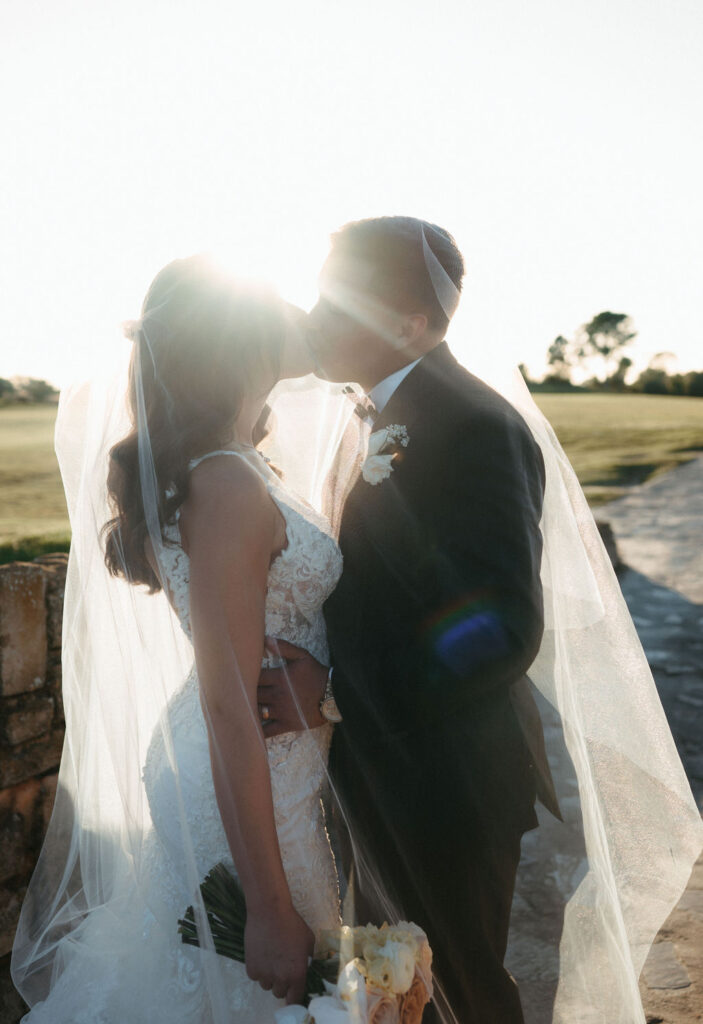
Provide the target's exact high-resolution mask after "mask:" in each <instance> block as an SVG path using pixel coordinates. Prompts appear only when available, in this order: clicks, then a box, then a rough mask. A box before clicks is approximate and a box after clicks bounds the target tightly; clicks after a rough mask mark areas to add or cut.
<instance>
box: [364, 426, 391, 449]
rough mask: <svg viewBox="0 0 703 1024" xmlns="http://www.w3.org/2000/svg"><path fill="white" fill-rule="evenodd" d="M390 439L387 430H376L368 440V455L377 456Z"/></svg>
mask: <svg viewBox="0 0 703 1024" xmlns="http://www.w3.org/2000/svg"><path fill="white" fill-rule="evenodd" d="M390 439H391V435H390V431H389V430H388V429H387V428H384V429H383V430H377V431H376V432H375V433H373V434H372V435H371V437H370V438H369V449H368V454H369V455H378V454H379V452H382V451H383V449H384V448H385V446H386V445H387V444H388V442H389V440H390Z"/></svg>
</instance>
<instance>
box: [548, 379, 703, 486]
mask: <svg viewBox="0 0 703 1024" xmlns="http://www.w3.org/2000/svg"><path fill="white" fill-rule="evenodd" d="M534 397H535V399H536V401H537V404H538V405H539V407H540V409H541V410H542V412H543V413H544V415H545V416H546V417H547V419H548V420H549V422H550V423H551V424H552V426H553V427H554V430H555V432H556V435H557V437H558V438H559V440H560V441H561V443H562V445H563V447H564V450H565V451H566V454H567V455H568V456H569V459H570V460H571V463H572V465H573V467H574V469H575V470H576V474H577V476H578V478H579V480H580V482H581V486H582V487H583V489H584V491H585V492H586V495H587V497H588V500H589V502H590V503H591V505H593V506H595V505H599V504H602V502H604V501H608V500H610V499H612V498H616V497H618V496H619V495H621V494H622V493H623V489H624V488H626V487H628V486H631V485H632V484H637V483H642V481H644V480H647V479H648V478H649V477H651V476H653V475H654V474H655V473H661V472H664V471H665V470H667V469H671V468H672V467H673V466H677V465H679V464H680V463H681V462H686V461H687V460H689V459H690V458H691V457H692V454H693V453H695V452H696V451H703V398H676V397H674V398H672V397H670V396H669V395H597V394H575V395H549V394H537V395H535V396H534Z"/></svg>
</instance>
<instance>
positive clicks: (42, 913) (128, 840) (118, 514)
mask: <svg viewBox="0 0 703 1024" xmlns="http://www.w3.org/2000/svg"><path fill="white" fill-rule="evenodd" d="M303 316H304V315H303V314H302V313H300V312H299V311H297V310H295V309H294V308H293V307H288V306H286V305H285V304H284V303H283V302H281V301H280V300H278V299H277V298H276V297H274V296H272V295H268V294H263V293H260V292H259V293H257V292H252V291H251V290H247V289H245V288H242V287H241V286H238V285H237V284H236V283H234V282H232V281H231V280H229V279H227V278H226V277H224V276H222V275H220V274H218V273H216V272H215V271H214V270H213V269H212V267H211V266H210V265H209V264H208V262H207V261H206V260H204V259H203V258H201V257H193V258H190V259H184V260H176V261H174V262H173V263H171V264H169V265H168V266H167V267H165V268H164V269H163V270H162V271H161V272H160V273H159V274H158V275H157V277H156V279H155V280H154V282H153V283H152V285H151V287H150V289H149V291H148V293H147V296H146V298H145V301H144V305H143V309H142V317H141V319H140V320H139V321H136V322H134V323H131V324H130V325H128V327H127V333H128V335H129V337H130V339H131V340H132V342H133V352H132V358H131V362H130V368H129V378H128V402H129V408H130V410H131V422H130V424H129V426H128V430H127V432H126V435H125V436H123V437H122V438H121V439H120V440H118V441H117V443H115V444H113V445H112V447H111V450H110V458H109V475H108V480H107V494H106V495H99V497H100V498H101V500H99V501H97V502H96V511H95V512H94V516H95V522H94V523H90V524H89V523H86V522H85V521H84V520H82V519H81V516H82V515H84V513H85V508H86V505H87V502H86V501H84V500H83V501H78V500H76V502H75V503H74V505H73V507H72V512H73V513H74V515H73V516H72V526H73V529H74V557H73V559H72V563H73V568H74V570H75V571H77V573H78V576H79V577H81V578H80V579H79V578H76V577H75V574H74V578H73V580H69V584H68V590H67V598H66V600H67V608H68V607H70V606H71V600H72V595H75V593H76V591H82V594H81V596H80V597H79V598H78V602H77V603H78V606H79V607H78V609H77V613H76V612H74V618H73V621H72V622H69V623H68V632H67V634H66V637H67V638H68V642H67V643H66V650H65V655H66V654H67V653H68V652H69V651H70V650H73V651H74V652H75V654H76V662H78V661H82V662H83V664H82V665H81V666H78V665H77V664H76V663H74V664H73V665H71V664H68V665H67V666H66V668H67V673H68V676H67V679H66V687H67V705H66V718H67V727H68V741H67V749H66V753H65V754H64V763H63V764H62V775H61V790H60V793H59V797H58V798H57V805H56V810H55V813H54V818H53V821H52V832H51V833H50V838H51V839H55V838H56V833H57V832H63V833H64V840H65V847H66V863H65V864H57V863H56V854H55V850H56V843H53V844H50V843H49V842H47V846H46V847H45V851H44V854H43V855H42V860H41V861H40V864H39V866H38V868H37V872H36V874H35V878H34V880H33V883H32V887H31V890H30V894H29V897H28V900H27V902H26V904H25V908H24V911H23V918H22V922H21V925H20V931H19V934H18V940H17V944H16V949H15V957H14V964H13V967H14V971H15V977H16V980H17V979H19V980H20V981H21V985H20V988H21V991H22V992H23V994H24V995H25V997H26V998H28V999H29V1001H30V1005H33V1009H32V1010H31V1012H30V1013H29V1014H28V1015H27V1016H26V1017H25V1018H24V1020H25V1021H27V1022H30V1024H40V1022H45V1021H46V1022H47V1024H48V1022H51V1024H62V1022H66V1024H67V1022H69V1021H70V1022H73V1024H75V1022H79V1021H85V1022H88V1021H90V1022H91V1024H97V1022H100V1024H113V1022H114V1024H118V1022H120V1024H122V1022H123V1021H127V1020H129V1021H132V1022H135V1021H145V1022H146V1021H155V1020H159V1021H161V1020H163V1021H169V1024H170V1022H175V1021H183V1022H186V1021H188V1022H192V1021H199V1022H205V1021H208V1022H209V1021H213V1022H215V1021H221V1020H222V1021H224V1020H228V1021H231V1020H233V1019H236V1020H237V1021H241V1022H243V1024H245V1022H251V1024H254V1022H263V1021H266V1020H271V1021H272V1020H273V1017H274V1011H275V1010H276V1009H277V1008H278V1007H281V1006H282V1005H283V1001H285V1002H287V1003H300V1002H301V999H302V996H303V991H304V982H305V975H306V971H307V965H308V958H309V957H310V956H311V955H312V952H313V947H314V932H316V931H319V930H320V929H322V928H333V927H335V926H336V925H338V924H339V921H340V916H339V894H338V884H337V876H336V872H335V866H334V860H333V856H332V852H331V849H330V844H329V840H328V836H327V832H326V829H325V823H324V815H323V812H322V806H321V802H320V795H321V789H322V784H323V781H324V778H325V769H326V761H327V754H328V750H329V745H330V740H331V731H332V726H331V725H330V724H329V723H327V724H325V725H322V726H319V727H316V728H312V729H306V728H305V726H304V723H303V722H301V729H300V731H299V732H293V733H291V732H288V733H284V734H282V735H279V736H276V737H275V738H267V739H266V740H265V739H264V735H263V731H262V722H261V720H260V716H259V709H258V707H257V702H256V687H257V683H258V679H259V673H260V671H261V667H262V664H263V665H264V666H266V665H269V664H274V662H273V661H272V660H271V657H270V654H271V652H270V651H267V650H265V643H266V640H265V638H266V637H276V638H279V639H282V640H285V641H287V642H288V643H290V644H294V645H296V646H298V647H300V648H303V649H304V650H305V651H306V652H309V654H310V655H312V656H313V658H315V659H316V660H317V661H318V662H320V663H322V664H327V663H328V658H329V656H328V650H327V643H326V636H325V627H324V620H323V617H322V605H323V603H324V601H325V599H326V598H327V597H328V596H329V594H330V593H331V592H332V590H333V589H334V587H335V584H336V583H337V580H338V579H339V576H340V574H341V570H342V559H341V554H340V551H339V548H338V546H337V544H336V542H335V540H334V539H333V537H332V535H331V532H330V527H329V525H328V523H327V522H326V520H324V519H323V518H322V517H321V516H320V515H318V514H317V513H315V512H314V511H313V509H312V508H311V507H310V506H309V505H308V504H307V503H305V502H304V501H303V500H301V499H300V498H297V497H296V496H295V495H294V494H293V493H291V491H290V490H289V489H287V487H286V484H285V481H283V480H281V479H280V478H279V476H278V475H277V474H276V473H275V472H274V471H273V470H272V469H271V467H270V466H269V465H268V464H267V461H266V460H265V459H264V458H263V457H262V456H261V455H260V454H259V452H258V450H257V449H256V448H255V447H254V437H255V429H256V425H257V421H258V420H259V419H260V416H261V413H262V409H263V407H264V404H265V402H266V399H267V396H268V394H269V392H270V391H271V389H272V387H273V385H274V384H275V383H276V382H277V381H278V380H279V379H280V378H281V377H287V378H290V377H298V376H301V375H303V374H307V373H309V372H310V371H311V368H312V367H311V365H310V361H309V356H308V354H307V350H306V347H305V345H304V343H303V330H302V320H303ZM91 400H92V401H93V402H94V396H93V398H92V399H91ZM73 402H74V404H75V403H77V404H78V406H80V402H81V398H80V395H79V396H78V397H76V396H74V398H73ZM98 405H100V403H98ZM92 412H93V413H96V410H95V408H94V407H93V409H92ZM62 415H63V417H64V421H65V419H66V415H67V410H66V408H64V409H63V410H62ZM83 415H84V417H85V418H84V419H83V421H82V422H83V425H84V426H85V425H86V424H87V423H88V422H89V420H90V416H91V413H90V412H87V411H86V410H85V408H84V409H83ZM102 415H104V408H103V409H102ZM118 419H119V417H118ZM114 426H115V424H111V425H110V428H111V429H114ZM123 431H124V423H123ZM85 433H86V436H87V435H88V433H89V431H87V430H86V431H85ZM109 433H110V429H107V430H106V434H109ZM104 436H105V434H104V435H103V438H104ZM103 446H104V442H103ZM98 447H99V446H98ZM86 461H87V462H90V459H88V460H86V458H85V456H84V458H83V471H84V472H83V475H84V476H85V464H86ZM67 462H68V460H67V456H66V455H65V454H64V463H63V465H62V470H63V471H64V479H65V481H66V485H67V493H68V494H69V502H70V501H71V469H70V467H69V466H68V464H67ZM93 465H94V467H95V474H94V475H95V477H96V479H97V480H98V481H99V479H100V464H99V461H98V458H97V449H96V452H95V453H94V456H93ZM102 475H103V478H104V468H103V474H102ZM79 486H80V485H79ZM99 491H100V487H99V486H98V487H97V492H98V493H99ZM105 499H106V500H107V503H108V506H109V509H110V510H111V511H112V516H111V518H110V519H109V521H108V522H107V523H105V525H104V529H103V530H102V537H103V540H102V543H103V545H104V553H105V555H104V557H105V563H106V565H107V569H108V570H109V573H110V574H111V575H112V576H113V577H116V578H117V579H116V581H113V584H112V590H113V591H114V592H115V593H116V595H117V596H115V594H113V595H111V596H109V597H107V598H106V597H105V595H106V594H108V593H109V590H110V585H109V584H108V583H107V578H106V577H105V574H104V573H100V572H99V568H98V567H97V566H95V564H92V569H91V572H90V573H89V572H88V571H87V569H88V564H89V563H90V557H89V555H88V554H86V551H90V550H93V551H94V549H91V544H92V540H91V539H90V537H89V535H90V533H91V529H90V527H91V526H93V525H96V526H97V525H99V520H100V510H101V509H102V508H104V507H108V506H105V504H104V502H105ZM92 532H93V533H95V531H94V530H93V531H92ZM81 538H83V539H84V540H85V544H84V545H83V551H82V550H81ZM96 573H97V574H98V575H100V576H102V577H105V579H104V580H103V585H102V591H101V592H100V593H98V590H99V588H96V581H95V578H94V577H95V574H96ZM86 588H87V589H86ZM128 590H129V591H131V592H130V593H127V591H128ZM91 591H92V592H91ZM149 595H154V596H149ZM164 596H165V597H166V598H167V599H168V602H169V605H170V607H171V608H172V609H173V611H174V612H175V613H176V615H177V617H178V620H179V622H180V626H181V627H182V630H183V633H184V634H185V638H186V639H187V641H188V644H187V645H186V646H189V645H190V644H192V652H193V653H194V662H193V664H192V668H191V669H190V671H188V672H187V676H186V679H185V682H183V674H182V673H181V674H180V682H178V683H174V678H178V675H177V668H176V667H174V665H175V666H177V665H178V664H179V657H180V663H182V664H185V661H184V657H183V654H182V653H180V655H178V654H177V655H176V657H174V651H180V652H182V651H183V643H182V642H181V641H180V640H179V638H178V637H176V636H174V635H172V634H171V633H169V625H168V623H167V621H166V620H167V619H168V617H169V616H168V615H166V618H164V608H163V607H162V606H163V604H164V602H163V597H164ZM93 598H95V601H93ZM105 600H107V601H109V602H111V612H112V618H113V623H112V625H113V627H114V636H112V637H110V636H107V635H105V636H104V637H103V639H104V641H105V648H103V649H101V651H100V652H99V653H100V667H101V671H102V673H103V677H102V678H100V679H97V680H94V682H95V685H94V686H93V688H92V689H91V690H90V692H88V691H86V692H84V694H83V697H84V701H82V702H81V700H80V694H74V699H73V700H72V699H71V696H70V694H71V682H72V679H73V677H74V674H75V679H76V680H78V678H79V675H80V677H81V678H84V677H85V676H86V675H89V674H90V671H88V673H86V672H85V669H86V662H87V663H88V666H93V667H97V665H98V657H97V654H98V652H96V651H95V649H94V647H93V643H94V642H95V640H96V637H95V636H94V634H92V632H91V619H95V616H96V615H97V614H98V609H97V608H96V606H95V605H96V604H99V602H100V601H105ZM147 601H151V602H156V603H157V605H158V604H160V605H161V607H157V608H156V609H152V608H148V607H147V605H146V603H145V602H147ZM104 610H105V609H103V611H104ZM130 614H131V615H132V619H131V620H130V619H129V615H130ZM171 620H172V617H171ZM102 621H103V625H104V623H105V621H106V619H105V618H103V620H102ZM130 621H131V623H132V625H133V626H134V627H135V631H137V632H138V631H140V630H141V631H142V633H141V636H140V637H139V636H137V635H133V636H130V635H128V634H127V633H125V632H124V629H123V628H122V627H123V626H124V628H126V627H127V624H128V623H129V622H130ZM99 642H100V641H99V638H98V643H99ZM111 653H112V654H113V655H114V656H115V657H114V660H113V665H114V664H116V665H117V671H116V672H113V673H110V671H109V668H108V671H107V678H106V677H105V670H106V663H108V662H110V660H111V657H110V655H111ZM65 660H66V658H65ZM79 669H81V671H80V672H79ZM146 671H149V672H150V675H149V676H145V675H143V674H142V673H144V672H146ZM127 673H129V681H128V680H126V678H125V676H126V674H127ZM116 675H121V676H122V678H121V679H119V680H117V679H115V676H116ZM140 675H141V679H138V677H139V676H140ZM135 681H136V682H135ZM112 683H115V685H116V687H117V689H115V691H114V692H112V693H111V692H110V690H111V684H112ZM78 685H80V683H79V684H78ZM140 687H141V692H139V688H140ZM147 722H149V723H150V728H149V729H148V730H147V729H146V728H145V725H146V723H147ZM91 729H93V730H94V732H93V733H92V734H91ZM147 732H148V736H147ZM140 751H142V752H143V753H142V754H141V755H140V756H139V758H138V759H135V757H134V755H135V754H136V753H139V752H140ZM135 764H141V765H142V769H143V794H144V796H145V797H146V801H143V800H142V796H141V792H142V791H141V788H140V782H141V781H142V780H140V779H138V778H137V777H136V776H135V772H134V770H133V766H134V765H135ZM111 783H112V786H111V785H110V784H111ZM115 791H116V793H115ZM117 804H120V805H121V810H122V811H123V812H124V813H122V814H121V813H119V812H120V808H119V807H118V806H117ZM110 811H112V812H113V813H112V814H111V813H110ZM69 814H70V815H71V817H70V819H69ZM67 832H68V833H69V835H68V837H66V833H67ZM47 849H52V850H53V851H54V852H53V853H52V855H51V856H52V862H51V863H47V856H48V855H47V852H46V851H47ZM221 861H224V862H225V863H227V864H228V866H229V867H230V869H231V870H232V871H233V872H234V871H235V868H234V865H235V864H236V874H237V875H238V877H239V880H240V883H241V885H242V888H243V890H244V893H245V897H246V903H247V910H248V916H247V925H246V934H245V943H246V966H243V965H240V964H237V963H234V962H232V961H229V960H226V959H225V958H223V957H220V956H217V955H216V954H214V952H213V951H212V949H209V950H208V949H207V948H205V949H203V950H201V949H195V948H192V947H187V946H183V945H182V944H181V941H180V936H179V935H178V919H179V917H182V916H183V914H184V911H185V909H186V907H187V906H188V905H189V904H193V903H194V901H195V902H196V914H197V913H198V909H199V908H198V904H197V898H198V883H199V882H200V881H202V879H203V877H204V876H205V874H207V872H208V871H209V870H210V868H211V867H212V866H213V865H215V864H216V863H218V862H221ZM57 872H58V875H59V882H58V886H57V887H56V888H57V890H58V894H57V895H55V896H53V899H52V900H51V903H50V905H47V904H46V899H47V896H48V894H49V888H48V884H49V882H50V880H51V879H52V878H53V879H54V882H56V875H57ZM200 909H201V908H200ZM205 941H206V940H205V939H204V942H205Z"/></svg>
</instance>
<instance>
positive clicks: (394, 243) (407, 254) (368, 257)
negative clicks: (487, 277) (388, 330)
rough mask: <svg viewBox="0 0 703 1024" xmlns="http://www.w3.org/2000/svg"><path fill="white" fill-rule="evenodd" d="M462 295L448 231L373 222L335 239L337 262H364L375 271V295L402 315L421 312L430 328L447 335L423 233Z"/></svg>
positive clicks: (356, 224) (405, 220)
mask: <svg viewBox="0 0 703 1024" xmlns="http://www.w3.org/2000/svg"><path fill="white" fill-rule="evenodd" d="M423 228H424V231H425V238H426V239H427V244H428V245H429V247H430V249H431V250H432V252H433V253H434V254H435V256H436V257H437V259H438V260H439V262H440V263H441V264H442V266H443V267H444V269H445V271H446V272H447V274H448V275H449V277H450V278H451V280H452V282H453V284H454V285H455V286H456V288H457V289H458V291H461V284H462V279H463V277H464V258H463V256H462V255H461V252H460V250H459V247H458V245H457V244H456V242H455V240H454V238H453V237H452V236H451V235H450V234H449V232H448V231H446V230H445V229H444V228H441V227H439V226H438V225H437V224H430V223H429V222H428V221H422V220H419V219H418V218H417V217H369V218H367V219H366V220H356V221H351V222H350V223H349V224H345V225H344V227H342V228H340V229H339V231H336V232H335V233H334V234H333V235H332V237H331V243H332V249H331V253H330V255H331V256H333V257H337V256H339V257H342V258H344V257H345V256H346V257H349V258H351V259H353V260H355V261H360V262H364V263H366V264H368V265H369V267H370V268H371V269H372V271H373V275H372V278H371V282H372V283H371V287H372V289H373V292H374V294H375V295H376V296H377V297H378V298H380V299H381V300H383V301H384V302H387V303H388V304H389V305H390V306H391V307H392V308H394V309H397V310H398V311H399V312H402V313H411V312H417V311H418V310H421V311H422V312H423V313H425V314H426V316H427V318H428V322H429V324H430V327H432V328H434V329H436V330H446V329H447V325H448V324H449V318H448V317H447V315H446V313H445V312H444V310H443V309H442V306H441V304H440V302H439V300H438V298H437V295H436V292H435V289H434V285H433V284H432V279H431V277H430V273H429V270H428V268H427V264H426V262H425V254H424V250H423V245H422V229H423Z"/></svg>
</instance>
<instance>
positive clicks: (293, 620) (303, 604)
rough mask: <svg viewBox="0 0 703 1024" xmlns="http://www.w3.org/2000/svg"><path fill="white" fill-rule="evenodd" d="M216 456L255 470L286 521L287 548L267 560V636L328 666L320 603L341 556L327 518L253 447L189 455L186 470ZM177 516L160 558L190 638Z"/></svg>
mask: <svg viewBox="0 0 703 1024" xmlns="http://www.w3.org/2000/svg"><path fill="white" fill-rule="evenodd" d="M242 447H243V448H244V446H242ZM215 455H235V456H237V457H239V458H242V459H244V461H246V462H247V464H248V465H250V466H251V467H252V468H253V469H254V470H255V471H256V472H258V473H259V475H260V476H261V477H262V478H263V479H264V482H265V484H266V487H267V490H268V492H269V495H270V496H271V499H272V500H273V501H274V502H275V504H276V506H277V507H278V509H279V510H280V512H281V515H282V516H283V519H284V521H285V526H286V546H285V547H284V548H283V550H282V551H281V552H280V554H278V555H277V556H276V557H275V558H274V560H273V561H272V563H271V566H270V569H269V575H268V590H267V594H266V609H265V611H266V621H265V632H266V636H272V637H275V638H276V639H279V640H287V641H288V642H289V643H291V644H295V645H296V647H302V648H304V649H305V650H307V651H309V652H310V653H311V654H312V655H313V657H315V658H316V659H317V660H318V661H319V662H321V663H322V664H324V665H327V664H329V650H328V647H327V637H326V631H325V621H324V617H323V614H322V606H323V604H324V603H325V601H326V600H327V598H328V597H329V596H330V594H331V593H332V591H333V590H334V588H335V586H336V585H337V582H338V581H339V577H340V576H341V573H342V554H341V552H340V550H339V547H338V545H337V542H336V541H335V540H334V538H333V537H332V534H331V530H330V525H329V523H328V521H327V520H326V519H325V518H324V516H322V515H320V514H319V513H317V512H316V511H315V510H314V509H313V508H311V507H310V506H309V505H308V504H306V503H305V502H303V501H302V500H301V499H299V498H297V497H296V496H295V495H294V494H292V493H291V492H290V491H288V490H287V489H286V488H285V486H284V485H283V483H282V481H281V480H280V479H279V478H278V477H277V476H276V474H275V473H274V472H273V471H272V470H271V469H270V468H269V467H268V466H267V465H266V463H265V461H264V459H263V458H262V456H260V455H259V453H258V452H256V450H255V449H253V448H252V449H245V450H243V451H233V450H230V449H223V450H221V451H214V452H208V454H207V455H203V456H201V457H200V458H198V459H193V460H192V461H191V463H190V469H191V470H192V469H194V468H195V467H196V466H197V465H199V464H200V463H201V462H202V461H203V460H204V459H208V458H212V457H213V456H215ZM179 511H180V510H179ZM178 518H179V517H178V512H177V513H176V518H175V521H174V522H173V523H172V524H170V525H168V526H167V527H166V528H165V530H164V541H165V543H164V547H163V551H162V555H161V558H162V561H163V564H164V571H165V573H166V576H167V579H168V583H169V588H170V591H171V600H172V603H173V606H174V608H175V609H176V612H177V614H178V618H179V620H180V623H181V626H182V627H183V630H184V631H185V633H186V635H187V636H188V638H189V639H190V640H191V641H192V633H191V627H190V611H189V603H190V602H189V581H190V560H189V558H188V555H187V553H186V552H185V551H184V549H183V546H182V543H181V534H180V528H179V522H178Z"/></svg>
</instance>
